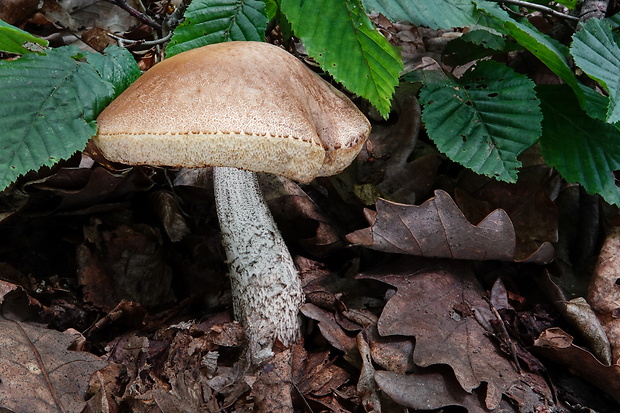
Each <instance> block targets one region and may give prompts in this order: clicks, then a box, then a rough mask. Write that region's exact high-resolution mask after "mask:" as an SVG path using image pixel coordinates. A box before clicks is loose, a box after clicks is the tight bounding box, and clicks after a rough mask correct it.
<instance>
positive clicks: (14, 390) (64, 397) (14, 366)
mask: <svg viewBox="0 0 620 413" xmlns="http://www.w3.org/2000/svg"><path fill="white" fill-rule="evenodd" d="M75 333H76V334H70V333H69V332H64V333H61V332H58V331H55V330H50V329H46V328H42V327H39V326H35V325H29V324H26V323H21V322H17V321H10V320H6V319H4V318H2V319H0V379H1V382H0V383H1V385H0V406H2V407H3V408H5V409H10V410H11V411H14V412H38V413H47V412H50V413H52V412H53V413H56V412H59V411H63V412H80V411H82V409H83V408H84V406H85V405H86V401H85V400H84V396H85V394H86V390H87V389H88V383H89V379H90V376H91V375H92V374H93V373H94V372H96V371H97V370H99V369H102V368H103V367H105V366H106V365H107V362H105V361H103V360H101V359H100V358H99V357H97V356H95V355H93V354H90V353H86V352H83V351H72V350H68V348H69V347H70V346H71V345H72V343H73V342H74V341H75V339H76V335H79V333H77V332H75Z"/></svg>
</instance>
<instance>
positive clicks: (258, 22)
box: [166, 0, 267, 57]
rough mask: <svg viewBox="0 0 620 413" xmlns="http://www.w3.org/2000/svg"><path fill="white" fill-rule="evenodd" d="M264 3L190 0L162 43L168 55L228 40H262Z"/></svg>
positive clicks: (257, 1) (264, 26) (229, 0)
mask: <svg viewBox="0 0 620 413" xmlns="http://www.w3.org/2000/svg"><path fill="white" fill-rule="evenodd" d="M266 29H267V15H266V11H265V3H264V2H262V1H260V0H194V1H192V2H191V3H190V5H189V7H188V8H187V10H186V11H185V20H184V21H183V23H181V24H180V25H179V26H178V27H177V28H176V29H175V31H174V35H173V36H172V39H170V42H169V43H168V46H167V47H166V55H167V56H168V57H170V56H173V55H175V54H178V53H181V52H184V51H186V50H190V49H195V48H197V47H200V46H205V45H207V44H213V43H221V42H227V41H231V40H252V41H257V42H260V41H264V40H265V30H266Z"/></svg>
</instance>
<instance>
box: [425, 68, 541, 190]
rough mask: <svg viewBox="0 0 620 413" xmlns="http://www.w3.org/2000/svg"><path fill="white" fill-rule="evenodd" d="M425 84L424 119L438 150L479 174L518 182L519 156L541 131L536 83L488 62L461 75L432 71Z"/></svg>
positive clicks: (534, 141) (508, 69)
mask: <svg viewBox="0 0 620 413" xmlns="http://www.w3.org/2000/svg"><path fill="white" fill-rule="evenodd" d="M430 73H431V74H432V73H434V72H430ZM424 84H425V86H424V88H422V90H421V91H420V101H421V102H422V104H423V112H422V120H423V121H424V123H425V124H426V130H427V132H428V135H429V137H430V138H431V139H433V140H434V141H435V144H436V145H437V147H438V149H439V150H440V151H441V152H443V153H445V154H446V155H448V157H450V159H452V160H454V161H456V162H459V163H461V164H463V165H465V166H467V167H468V168H471V169H472V170H473V171H475V172H477V173H479V174H483V175H487V176H491V177H495V178H496V179H498V180H502V181H508V182H514V181H516V179H517V168H519V167H520V166H521V163H520V162H519V161H518V160H517V156H518V155H520V154H521V153H522V152H523V151H525V150H526V149H527V148H529V147H530V146H532V145H533V144H534V143H536V141H537V140H538V138H539V136H540V132H541V128H540V122H541V120H542V115H541V112H540V108H539V105H538V104H539V102H538V99H537V97H536V93H535V91H534V82H532V81H531V80H529V79H528V78H527V77H526V76H523V75H520V74H518V73H515V72H514V71H513V70H512V69H510V68H508V67H506V66H505V65H502V64H500V63H495V62H491V61H483V62H480V63H478V64H477V65H476V67H475V69H474V70H471V71H468V72H467V73H465V75H464V76H463V77H462V78H461V79H458V80H457V79H453V78H449V77H443V78H439V77H438V76H436V75H435V76H433V75H430V76H425V78H424Z"/></svg>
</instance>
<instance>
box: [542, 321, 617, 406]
mask: <svg viewBox="0 0 620 413" xmlns="http://www.w3.org/2000/svg"><path fill="white" fill-rule="evenodd" d="M534 349H535V351H536V353H539V354H542V355H543V356H545V357H548V358H550V359H552V360H554V361H556V362H558V363H561V364H563V365H565V366H567V367H569V368H570V370H571V371H573V372H575V373H576V374H577V375H578V376H581V377H583V378H584V379H586V380H588V381H589V382H591V383H592V384H594V385H595V386H597V387H598V388H599V389H601V390H603V391H604V392H605V393H607V394H608V395H609V396H611V397H612V398H613V399H614V400H615V401H616V402H618V403H620V365H618V364H613V365H611V366H605V365H604V364H602V363H601V362H600V361H598V360H597V359H596V357H594V356H593V355H592V353H590V352H589V351H587V350H585V349H584V348H582V347H579V346H577V345H575V344H573V337H572V336H571V335H570V334H568V333H566V332H565V331H563V330H562V329H561V328H557V327H554V328H549V329H547V330H545V331H543V332H542V333H541V335H540V336H539V337H538V338H537V339H536V341H535V342H534Z"/></svg>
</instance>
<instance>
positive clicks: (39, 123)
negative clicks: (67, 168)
mask: <svg viewBox="0 0 620 413" xmlns="http://www.w3.org/2000/svg"><path fill="white" fill-rule="evenodd" d="M109 51H110V55H111V56H112V57H107V56H105V55H104V56H102V57H96V56H97V55H95V54H87V57H88V60H89V61H95V62H96V64H90V63H88V62H84V61H82V58H83V57H84V55H83V53H84V52H82V51H80V50H79V49H78V48H77V47H61V48H58V49H50V50H47V51H46V54H44V55H39V54H35V53H29V54H27V55H24V56H22V57H21V58H19V59H17V60H14V61H0V89H2V100H0V189H4V188H5V187H7V186H8V185H9V184H10V183H11V182H13V181H14V180H15V179H17V177H18V176H19V175H21V174H24V173H26V172H28V171H31V170H36V169H38V168H40V167H41V166H44V165H45V166H51V165H53V164H54V163H56V162H58V161H59V160H60V159H65V158H68V157H69V156H71V155H72V154H74V153H75V152H76V151H79V150H82V149H83V148H84V146H85V145H86V142H87V141H88V139H89V138H90V137H91V136H92V135H94V134H95V132H96V125H95V121H94V120H95V118H96V117H97V115H98V114H99V112H100V111H101V110H102V109H103V108H104V107H105V106H106V105H107V104H108V103H109V102H110V101H111V100H112V98H113V97H114V95H115V93H118V92H120V88H117V89H116V90H115V85H113V84H112V83H111V81H120V83H122V84H123V85H126V84H127V83H128V81H129V78H132V77H133V76H134V75H135V73H136V70H137V69H136V64H135V62H134V61H133V58H131V56H129V55H128V54H127V52H120V51H118V50H115V49H114V48H112V49H110V50H109ZM106 59H108V60H110V61H109V62H107V61H106ZM99 70H100V71H101V72H100V71H99ZM124 70H125V71H126V73H129V75H128V76H124V75H122V74H121V73H120V72H122V71H124Z"/></svg>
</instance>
